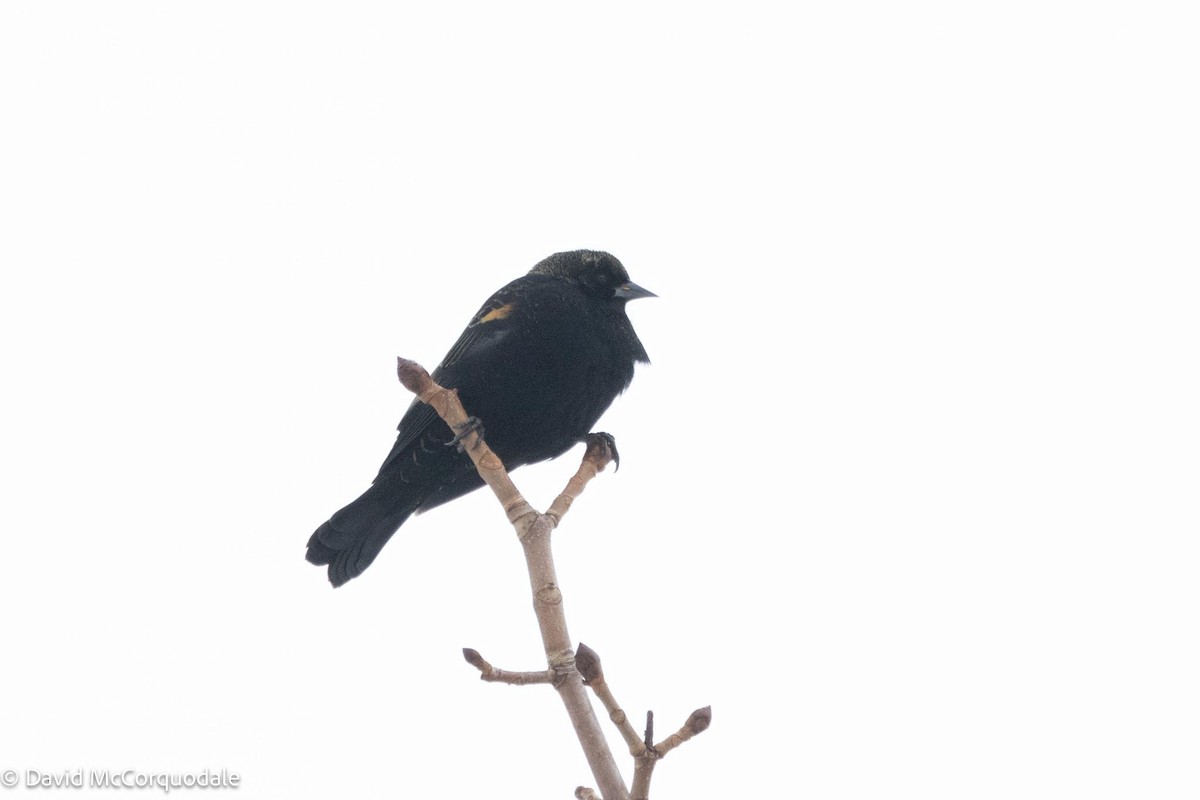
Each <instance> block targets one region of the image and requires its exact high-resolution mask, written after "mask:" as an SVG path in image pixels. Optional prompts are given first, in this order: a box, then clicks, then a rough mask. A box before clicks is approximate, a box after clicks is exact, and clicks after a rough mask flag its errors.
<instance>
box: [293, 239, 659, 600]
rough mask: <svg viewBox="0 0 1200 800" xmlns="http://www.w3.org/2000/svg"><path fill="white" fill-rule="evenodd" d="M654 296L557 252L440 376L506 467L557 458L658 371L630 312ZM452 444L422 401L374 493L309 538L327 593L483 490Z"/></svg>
mask: <svg viewBox="0 0 1200 800" xmlns="http://www.w3.org/2000/svg"><path fill="white" fill-rule="evenodd" d="M654 296H655V295H654V294H653V293H652V292H648V291H646V290H645V289H643V288H642V287H640V286H638V285H637V284H636V283H633V282H632V281H630V280H629V274H628V273H627V272H626V271H625V267H624V266H622V265H621V262H620V261H618V260H617V259H616V258H614V257H613V256H611V255H609V254H608V253H604V252H599V251H595V250H575V251H572V252H569V253H555V254H554V255H552V256H550V257H549V258H547V259H545V260H544V261H542V262H540V263H539V264H538V265H537V266H535V267H534V268H533V269H532V270H530V271H529V273H528V274H527V275H525V276H523V277H520V278H517V279H516V280H515V281H513V282H512V283H510V284H508V285H507V286H505V287H504V288H503V289H501V290H500V291H498V292H496V293H495V294H494V295H492V296H491V297H490V298H489V299H488V301H487V302H486V303H484V304H483V307H482V308H480V309H479V311H478V312H477V313H476V314H475V316H474V317H472V318H471V321H470V322H469V323H468V324H467V329H466V330H465V331H463V333H462V336H460V337H459V338H458V341H457V342H455V343H454V346H453V347H451V348H450V352H449V353H447V354H446V357H445V358H443V359H442V363H441V364H439V365H438V367H437V369H435V370H434V371H433V378H434V380H436V381H437V382H438V383H440V384H441V385H442V386H446V387H450V388H455V389H458V396H459V398H460V399H461V400H462V403H463V407H464V408H466V410H467V413H468V414H470V415H472V416H473V417H475V418H477V419H478V420H479V421H480V423H481V424H482V426H483V434H484V436H485V437H486V439H487V443H488V446H490V447H491V448H492V450H494V451H495V453H496V455H498V456H499V457H500V459H501V461H503V462H504V466H505V467H507V468H508V469H510V470H512V469H516V468H517V467H520V466H522V465H524V464H532V463H535V462H538V461H545V460H546V459H548V458H554V457H555V456H560V455H562V454H563V453H565V452H566V451H567V450H569V449H571V447H573V446H574V445H575V444H576V443H577V442H579V441H581V440H583V438H584V437H585V436H586V435H587V434H588V432H590V431H591V429H592V426H593V425H595V424H596V421H597V420H599V419H600V415H601V414H603V413H604V411H605V409H607V408H608V407H609V405H610V404H611V403H612V401H613V400H614V399H615V398H616V396H617V395H618V394H620V393H621V392H623V391H624V390H625V389H626V388H627V387H628V386H629V383H630V381H632V380H633V368H634V364H636V363H637V362H644V363H648V362H649V360H650V359H649V358H648V357H647V356H646V350H645V349H644V348H643V347H642V343H641V342H640V341H639V340H638V337H637V334H636V333H634V331H633V325H631V324H630V322H629V317H627V316H626V315H625V304H626V303H627V302H629V301H630V300H634V299H637V298H639V297H654ZM453 440H454V434H453V433H451V431H450V428H449V426H447V425H446V423H444V422H442V420H441V419H440V418H439V417H438V415H437V414H436V413H435V412H434V410H433V409H432V408H430V407H429V406H427V405H425V404H424V403H422V402H421V401H419V400H415V401H413V404H412V405H411V406H409V408H408V411H407V412H406V413H405V414H404V417H403V419H401V420H400V427H399V435H398V436H397V437H396V444H395V445H394V446H393V447H392V452H391V453H389V454H388V457H387V458H386V459H385V460H384V462H383V466H382V467H380V469H379V474H378V475H377V476H376V477H375V480H374V481H373V482H372V485H371V488H369V489H367V491H366V492H364V493H363V494H362V496H361V497H359V498H358V499H357V500H355V501H354V502H353V503H351V504H350V505H348V506H346V507H345V508H343V509H342V510H341V511H338V512H337V513H335V514H334V515H333V516H332V517H330V519H329V521H328V522H326V523H325V524H324V525H322V526H321V527H319V528H317V530H316V532H315V533H313V535H312V536H311V537H310V538H309V540H308V555H307V558H308V560H309V561H310V562H312V563H313V564H328V565H329V582H330V583H332V584H333V585H334V586H335V587H336V586H341V585H342V584H343V583H345V582H346V581H348V580H350V579H351V578H355V577H357V576H359V575H361V574H362V572H363V570H365V569H366V568H367V567H369V566H370V565H371V562H372V561H374V560H375V556H377V555H379V551H380V550H381V549H383V546H384V544H386V543H387V540H388V539H390V538H391V536H392V534H393V533H395V532H396V530H397V529H398V528H399V527H400V526H401V525H402V524H404V521H405V520H406V519H408V517H409V516H410V515H411V514H413V512H418V511H427V510H428V509H430V508H433V507H434V506H437V505H441V504H442V503H445V502H447V501H449V500H453V499H454V498H456V497H460V496H462V495H464V494H466V493H467V492H470V491H472V490H474V489H478V488H479V487H480V486H482V485H483V480H482V479H481V478H480V477H479V474H478V473H477V472H476V471H475V467H474V465H473V464H472V463H471V459H470V457H469V456H468V455H467V454H466V453H463V452H459V449H458V448H457V447H454V446H453V444H454V441H453Z"/></svg>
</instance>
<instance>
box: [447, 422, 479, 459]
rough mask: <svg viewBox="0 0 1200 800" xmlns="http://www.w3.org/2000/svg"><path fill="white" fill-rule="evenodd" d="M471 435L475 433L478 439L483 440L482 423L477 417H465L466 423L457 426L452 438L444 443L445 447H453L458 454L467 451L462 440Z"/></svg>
mask: <svg viewBox="0 0 1200 800" xmlns="http://www.w3.org/2000/svg"><path fill="white" fill-rule="evenodd" d="M471 433H477V434H479V438H480V439H482V438H483V422H481V421H480V419H479V417H467V421H466V422H464V423H463V424H462V425H459V426H457V430H455V432H454V438H452V439H451V440H450V441H448V442H446V446H447V447H454V448H455V449H457V450H458V452H460V453H461V452H463V451H464V450H466V449H467V447H466V445H464V444H463V439H465V438H466V437H467V436H469V435H470V434H471Z"/></svg>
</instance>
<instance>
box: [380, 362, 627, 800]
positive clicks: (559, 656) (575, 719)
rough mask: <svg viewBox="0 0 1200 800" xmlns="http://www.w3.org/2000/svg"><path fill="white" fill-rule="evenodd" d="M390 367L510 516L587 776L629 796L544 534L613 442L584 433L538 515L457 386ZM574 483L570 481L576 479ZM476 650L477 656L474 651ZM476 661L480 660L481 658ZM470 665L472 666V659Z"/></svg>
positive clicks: (617, 796) (416, 367)
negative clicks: (581, 451)
mask: <svg viewBox="0 0 1200 800" xmlns="http://www.w3.org/2000/svg"><path fill="white" fill-rule="evenodd" d="M396 372H397V374H398V375H399V377H400V381H401V383H403V384H404V386H405V387H406V388H407V389H408V390H409V391H411V392H413V393H414V394H416V395H417V396H418V397H420V398H421V400H422V401H423V402H425V403H427V404H429V405H430V406H431V407H432V408H433V409H434V410H435V411H436V412H437V413H438V416H440V417H441V418H442V419H443V420H444V421H445V423H446V424H447V425H449V426H450V430H452V431H454V433H455V436H456V438H458V439H459V444H461V445H462V447H463V449H464V450H465V451H466V453H467V454H468V455H469V456H470V457H471V461H472V462H473V463H474V464H475V468H476V469H477V470H478V471H479V475H480V477H481V478H483V480H484V482H485V483H487V485H488V486H489V487H491V489H492V492H493V493H494V494H495V495H496V498H497V499H498V500H499V501H500V504H501V506H503V508H504V512H505V514H506V515H507V516H508V520H509V522H511V523H512V524H513V527H514V528H515V529H516V532H517V538H518V539H519V540H520V542H521V549H522V551H523V552H524V555H525V566H526V568H527V569H528V571H529V585H530V590H531V592H532V594H533V607H534V611H535V613H536V614H537V620H538V628H539V629H540V631H541V635H542V644H543V646H544V647H545V651H546V660H547V662H548V664H549V667H550V670H549V671H550V672H551V673H553V675H554V678H553V680H552V681H551V682H552V684H553V685H554V688H555V689H557V690H558V694H559V697H560V698H562V701H563V705H564V706H565V707H566V709H567V716H568V717H570V719H571V725H572V727H574V729H575V735H576V737H577V738H578V739H579V744H580V745H581V747H582V748H583V753H584V756H585V757H586V758H587V761H588V766H589V767H590V768H591V770H592V775H593V777H595V779H596V782H597V783H598V784H599V785H600V791H601V792H603V794H604V796H605V797H606V798H607V799H608V800H628V798H629V790H628V789H627V788H626V787H625V781H624V779H623V778H622V777H621V771H620V769H618V768H617V763H616V761H615V760H614V759H613V755H612V751H610V750H609V748H608V742H607V741H606V740H605V738H604V732H603V731H602V730H601V729H600V722H599V720H597V719H596V714H595V712H594V711H593V710H592V705H591V702H590V701H589V700H588V695H587V690H586V689H585V688H584V685H583V678H582V676H581V675H580V674H579V671H578V670H577V669H576V667H575V653H574V651H573V650H572V649H571V637H570V635H569V634H568V632H567V619H566V615H565V613H564V612H563V603H562V592H561V591H560V590H559V588H558V578H557V576H556V575H555V572H554V556H553V553H552V551H551V549H550V534H551V533H552V532H553V530H554V528H555V526H556V525H557V524H558V521H559V520H560V519H561V518H562V515H563V514H565V513H566V510H567V508H568V507H569V506H570V504H571V502H572V501H573V500H574V498H575V497H578V496H579V493H580V492H582V491H583V487H584V486H586V485H587V482H588V481H589V480H591V478H592V477H594V476H595V473H597V472H599V471H600V470H602V469H604V467H605V466H606V465H607V464H608V462H609V460H610V459H612V460H615V456H616V446H615V442H614V441H613V439H612V437H611V436H608V435H607V434H602V435H599V436H589V437H588V450H587V453H586V454H585V455H584V464H582V465H581V466H580V469H579V471H578V472H577V474H576V478H578V479H579V480H578V482H577V483H574V484H572V483H568V486H567V488H566V489H564V491H563V495H565V496H566V499H564V500H563V501H562V502H561V503H558V501H556V504H557V506H556V508H555V512H556V513H555V515H554V516H550V515H547V514H539V513H538V512H537V511H536V510H534V508H533V507H532V506H530V505H529V503H528V502H526V501H525V498H524V497H522V496H521V493H520V492H519V491H518V490H517V487H516V486H515V485H514V484H513V482H512V480H511V479H510V478H509V477H508V472H507V471H506V470H505V469H504V464H503V463H502V462H501V461H500V458H499V457H498V456H497V455H496V454H495V453H494V452H492V450H491V448H489V447H488V446H487V443H486V442H485V441H484V440H483V437H482V436H480V434H479V429H478V421H476V420H472V419H471V418H470V417H468V416H467V413H466V411H465V410H464V409H463V407H462V403H461V402H460V401H459V399H458V393H457V392H455V391H454V390H453V389H445V388H443V387H441V386H439V385H438V384H437V383H436V382H435V381H434V380H433V378H431V377H430V376H429V373H428V372H426V371H425V369H424V368H423V367H422V366H421V365H420V364H417V363H416V362H414V361H408V360H407V359H403V358H398V359H396ZM484 423H486V420H484ZM589 473H590V474H589ZM572 481H575V478H573V479H572ZM475 655H476V656H478V653H476V654H475ZM464 656H466V657H467V658H468V660H470V658H471V657H470V656H467V654H466V653H464ZM479 660H480V661H482V657H481V656H480V657H479ZM485 663H486V662H485ZM476 667H477V668H478V665H476Z"/></svg>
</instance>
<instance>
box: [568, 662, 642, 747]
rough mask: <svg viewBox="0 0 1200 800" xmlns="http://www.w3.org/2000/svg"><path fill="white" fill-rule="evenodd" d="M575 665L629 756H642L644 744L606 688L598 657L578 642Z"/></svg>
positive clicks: (615, 699)
mask: <svg viewBox="0 0 1200 800" xmlns="http://www.w3.org/2000/svg"><path fill="white" fill-rule="evenodd" d="M575 663H576V665H577V666H579V671H580V672H581V673H583V677H584V678H586V679H587V685H588V688H590V689H591V690H592V692H593V693H595V695H596V697H597V698H598V699H599V700H600V702H601V703H603V704H604V709H605V710H606V711H607V712H608V718H609V719H610V720H612V722H613V724H614V725H616V726H617V730H619V731H620V732H621V737H622V738H623V739H624V740H625V744H626V745H628V746H629V754H630V755H631V756H633V757H634V758H638V757H640V756H642V755H644V754H645V753H646V744H645V743H644V742H643V741H642V739H641V737H639V736H638V732H637V730H635V729H634V727H633V723H631V722H630V721H629V717H628V716H627V715H626V714H625V710H624V709H622V708H621V706H620V705H619V704H618V703H617V698H616V697H614V696H613V693H612V690H611V689H609V688H608V681H606V680H605V679H604V669H603V667H602V666H601V664H600V655H599V654H598V653H597V652H596V651H595V650H593V649H592V648H590V647H588V646H587V645H586V644H584V643H583V642H580V643H579V653H578V654H577V655H576V656H575Z"/></svg>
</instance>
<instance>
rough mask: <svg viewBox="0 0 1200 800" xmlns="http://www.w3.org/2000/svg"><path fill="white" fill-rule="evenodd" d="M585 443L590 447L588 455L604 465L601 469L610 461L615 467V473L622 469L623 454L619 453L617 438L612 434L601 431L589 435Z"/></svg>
mask: <svg viewBox="0 0 1200 800" xmlns="http://www.w3.org/2000/svg"><path fill="white" fill-rule="evenodd" d="M584 441H586V442H587V446H588V453H587V455H592V456H593V457H594V458H595V459H597V460H598V461H599V462H600V463H601V465H602V466H601V469H603V468H604V466H603V465H606V464H608V462H610V461H611V462H612V465H613V472H616V471H617V470H619V469H620V468H621V454H620V453H618V452H617V437H615V436H613V435H612V434H611V433H605V432H604V431H599V432H597V433H589V434H588V435H587V438H586V439H585V440H584Z"/></svg>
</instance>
